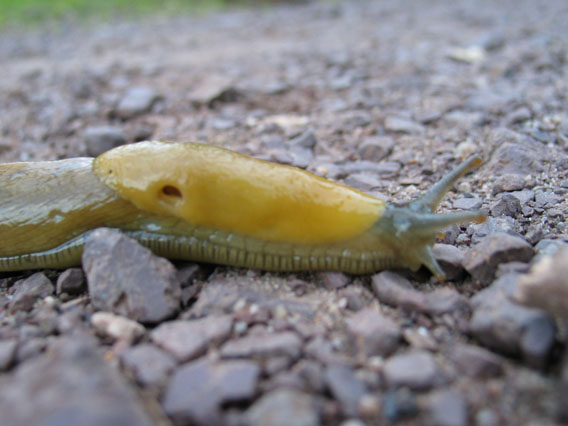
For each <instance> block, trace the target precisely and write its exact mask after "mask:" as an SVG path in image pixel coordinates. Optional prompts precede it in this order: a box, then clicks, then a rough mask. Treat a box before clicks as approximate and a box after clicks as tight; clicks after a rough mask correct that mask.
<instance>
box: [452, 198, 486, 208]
mask: <svg viewBox="0 0 568 426" xmlns="http://www.w3.org/2000/svg"><path fill="white" fill-rule="evenodd" d="M452 205H453V206H454V208H455V209H459V210H477V209H479V208H481V206H482V205H483V200H482V199H481V198H477V197H464V198H458V199H457V200H455V201H454V202H453V203H452Z"/></svg>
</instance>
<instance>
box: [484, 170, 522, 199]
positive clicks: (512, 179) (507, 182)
mask: <svg viewBox="0 0 568 426" xmlns="http://www.w3.org/2000/svg"><path fill="white" fill-rule="evenodd" d="M526 186H527V181H526V180H525V178H524V177H523V176H521V175H518V174H511V173H507V174H504V175H501V176H499V177H497V178H496V179H495V182H494V183H493V189H492V191H491V192H492V194H493V195H496V194H499V193H500V192H510V191H521V190H523V189H525V187H526Z"/></svg>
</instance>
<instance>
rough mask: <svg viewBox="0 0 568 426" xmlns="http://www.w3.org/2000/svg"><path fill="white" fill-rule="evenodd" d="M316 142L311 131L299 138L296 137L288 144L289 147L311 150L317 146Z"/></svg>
mask: <svg viewBox="0 0 568 426" xmlns="http://www.w3.org/2000/svg"><path fill="white" fill-rule="evenodd" d="M317 143H318V141H317V139H316V135H315V134H314V131H313V130H312V129H308V130H306V131H305V132H304V133H302V134H301V135H300V136H296V137H295V138H294V139H291V140H290V141H289V142H288V145H289V146H290V147H301V148H304V149H309V150H312V149H314V148H315V146H316V145H317Z"/></svg>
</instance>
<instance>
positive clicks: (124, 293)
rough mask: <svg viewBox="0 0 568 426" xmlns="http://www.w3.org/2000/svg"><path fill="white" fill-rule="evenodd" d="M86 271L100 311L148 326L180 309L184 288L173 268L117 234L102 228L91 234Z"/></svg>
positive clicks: (87, 246) (92, 293) (90, 291)
mask: <svg viewBox="0 0 568 426" xmlns="http://www.w3.org/2000/svg"><path fill="white" fill-rule="evenodd" d="M83 269H84V271H85V274H86V276H87V283H88V287H89V296H90V297H91V303H92V304H93V306H94V307H95V308H97V309H100V310H103V311H110V312H113V313H115V314H118V315H122V316H125V317H127V318H130V319H132V320H134V321H139V322H142V323H148V324H155V323H158V322H160V321H163V320H165V319H167V318H169V317H171V316H173V315H174V314H176V313H177V312H178V310H179V305H180V300H181V287H180V283H179V281H178V279H177V277H176V269H175V268H174V266H173V265H172V264H171V263H170V262H169V261H168V260H166V259H163V258H161V257H158V256H156V255H154V254H153V253H152V252H151V251H150V250H148V249H147V248H145V247H142V246H141V245H140V244H138V242H137V241H135V240H133V239H131V238H128V237H126V236H125V235H123V234H121V233H120V232H118V231H115V230H112V229H107V228H99V229H96V230H95V231H93V232H92V233H91V234H90V235H89V237H88V239H87V242H86V243H85V249H84V251H83Z"/></svg>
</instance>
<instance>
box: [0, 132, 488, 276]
mask: <svg viewBox="0 0 568 426" xmlns="http://www.w3.org/2000/svg"><path fill="white" fill-rule="evenodd" d="M480 163H481V159H480V158H479V157H471V158H470V159H468V160H467V161H465V162H464V163H463V164H461V165H460V166H458V167H457V168H456V169H455V170H453V171H452V172H450V173H449V174H448V175H447V176H445V177H444V178H443V179H442V180H440V182H438V183H437V184H435V185H434V186H433V187H432V188H431V189H430V190H429V191H428V192H426V193H425V194H424V195H423V196H422V197H421V198H420V199H418V200H415V201H413V202H411V203H409V204H408V205H407V206H403V207H398V206H393V205H390V204H387V203H385V202H384V201H382V200H380V199H377V198H375V197H372V196H370V195H368V194H364V193H362V192H360V191H357V190H355V189H353V188H349V187H346V186H344V185H341V184H338V183H334V182H331V181H329V180H326V179H323V178H321V177H318V176H315V175H313V174H311V173H309V172H306V171H304V170H300V169H297V168H294V167H289V166H283V165H278V164H274V163H270V162H267V161H262V160H258V159H254V158H251V157H248V156H245V155H242V154H238V153H235V152H233V151H230V150H227V149H224V148H219V147H215V146H210V145H204V144H198V143H167V142H140V143H136V144H131V145H125V146H121V147H118V148H115V149H113V150H110V151H108V152H105V153H104V154H102V155H100V156H99V157H97V158H95V159H91V158H77V159H70V160H61V161H52V162H37V163H13V164H4V165H0V181H1V182H2V184H1V187H0V238H1V239H2V245H1V246H0V270H3V271H10V270H22V269H34V268H64V267H68V266H72V265H77V264H78V263H80V258H81V253H82V249H83V245H84V242H85V240H86V237H87V236H88V234H89V232H90V231H91V230H93V229H95V228H98V227H103V226H104V227H111V228H116V229H120V230H121V231H123V232H124V233H126V234H127V235H130V236H131V237H133V238H135V239H137V240H138V241H139V242H140V243H142V244H143V245H145V246H147V247H149V248H150V249H151V250H153V251H154V252H156V253H157V254H159V255H162V256H165V257H169V258H176V259H187V260H195V261H204V262H213V263H222V264H227V265H233V266H241V267H250V268H257V269H264V270H276V271H291V270H316V269H329V270H340V271H344V272H347V273H354V274H364V273H370V272H374V271H376V270H380V269H384V268H392V267H408V268H411V269H417V268H418V267H420V265H425V266H426V267H427V268H429V269H430V270H431V271H432V273H433V274H434V275H436V276H437V277H438V278H440V279H442V278H443V276H444V274H443V272H442V270H441V269H440V267H439V265H438V263H437V262H436V260H435V259H434V257H433V255H432V251H431V246H432V244H433V243H434V240H435V237H436V235H437V234H438V233H439V232H440V231H442V230H443V229H444V228H445V227H446V226H448V225H451V224H455V223H461V222H465V221H472V220H473V221H482V220H484V218H485V216H484V215H483V214H482V213H481V212H479V211H472V212H453V213H447V214H434V213H433V211H434V210H435V209H436V208H437V206H438V204H439V202H440V200H441V199H442V197H443V196H444V195H445V193H446V192H447V191H448V190H449V189H450V188H451V186H452V185H453V184H454V182H455V181H456V180H457V179H458V178H459V177H461V176H463V175H464V174H465V173H467V172H468V171H470V170H471V169H472V168H474V167H475V166H477V165H479V164H480Z"/></svg>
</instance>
